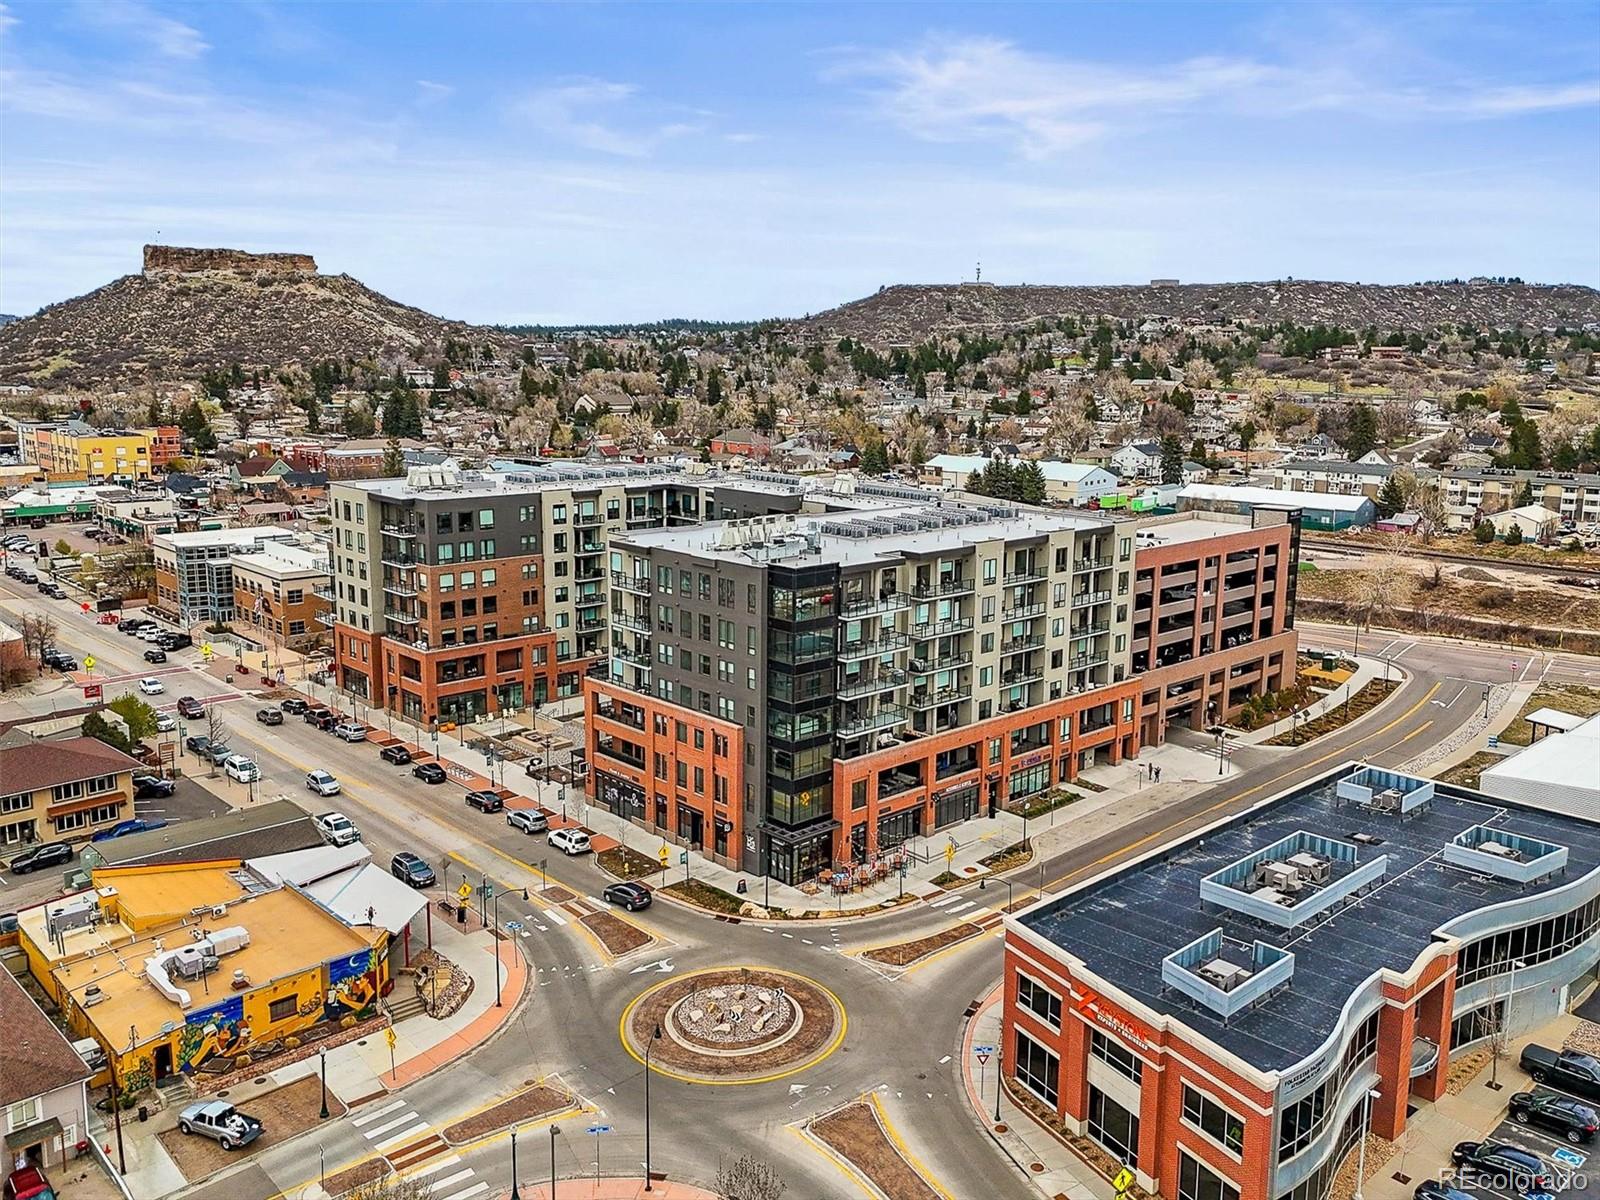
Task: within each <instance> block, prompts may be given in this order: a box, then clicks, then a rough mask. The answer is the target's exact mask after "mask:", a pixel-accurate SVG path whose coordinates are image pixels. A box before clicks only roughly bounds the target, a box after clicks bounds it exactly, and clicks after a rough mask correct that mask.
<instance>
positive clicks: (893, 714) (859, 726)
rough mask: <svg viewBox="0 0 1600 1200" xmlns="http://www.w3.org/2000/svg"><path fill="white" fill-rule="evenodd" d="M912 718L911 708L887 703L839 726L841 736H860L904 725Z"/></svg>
mask: <svg viewBox="0 0 1600 1200" xmlns="http://www.w3.org/2000/svg"><path fill="white" fill-rule="evenodd" d="M910 719H911V712H910V710H909V709H904V708H901V707H900V706H899V705H898V704H885V705H884V706H883V707H882V708H880V709H878V710H877V711H875V712H872V713H868V714H867V715H866V716H864V717H857V718H856V719H855V720H854V721H849V722H846V723H845V724H843V725H840V726H839V736H840V737H842V738H852V737H860V736H861V735H862V734H863V733H871V732H872V731H873V730H874V729H885V728H887V727H888V726H890V725H904V724H905V723H906V722H907V721H909V720H910Z"/></svg>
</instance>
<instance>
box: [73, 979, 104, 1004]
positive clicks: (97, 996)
mask: <svg viewBox="0 0 1600 1200" xmlns="http://www.w3.org/2000/svg"><path fill="white" fill-rule="evenodd" d="M104 999H106V994H105V992H104V991H103V990H102V989H101V987H100V985H99V984H98V983H91V984H90V985H89V986H88V987H86V988H84V989H83V999H82V1000H81V1001H79V1003H80V1004H81V1005H82V1006H83V1007H84V1008H89V1007H90V1006H91V1005H95V1004H99V1003H100V1001H102V1000H104Z"/></svg>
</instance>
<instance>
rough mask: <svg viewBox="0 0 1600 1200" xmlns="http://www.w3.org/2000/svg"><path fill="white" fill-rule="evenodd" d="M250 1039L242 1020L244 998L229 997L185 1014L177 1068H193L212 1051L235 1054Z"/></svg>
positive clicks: (246, 1026)
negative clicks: (218, 1002)
mask: <svg viewBox="0 0 1600 1200" xmlns="http://www.w3.org/2000/svg"><path fill="white" fill-rule="evenodd" d="M249 1041H250V1026H249V1024H248V1022H246V1021H245V1019H244V997H242V996H229V997H228V998H227V999H226V1000H224V1001H222V1002H221V1003H220V1004H213V1005H212V1006H211V1007H209V1008H202V1009H200V1010H199V1011H198V1012H192V1013H189V1014H188V1015H187V1016H185V1017H184V1022H183V1037H182V1038H181V1039H180V1040H179V1043H178V1069H179V1070H180V1071H192V1070H194V1069H195V1068H196V1067H198V1066H199V1065H200V1064H201V1063H203V1062H204V1061H205V1060H206V1059H208V1058H210V1057H211V1056H212V1055H213V1054H229V1055H231V1054H237V1053H238V1052H239V1051H240V1050H242V1049H244V1047H245V1045H246V1044H247V1043H248V1042H249Z"/></svg>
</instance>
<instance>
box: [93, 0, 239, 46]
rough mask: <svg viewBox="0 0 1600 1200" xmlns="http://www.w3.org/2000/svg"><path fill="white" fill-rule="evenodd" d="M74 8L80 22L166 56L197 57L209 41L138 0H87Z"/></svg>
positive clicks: (196, 31) (193, 28)
mask: <svg viewBox="0 0 1600 1200" xmlns="http://www.w3.org/2000/svg"><path fill="white" fill-rule="evenodd" d="M76 11H77V13H78V17H79V20H81V21H82V22H83V23H84V24H86V25H88V26H90V27H92V28H94V29H98V30H101V31H103V32H106V33H113V34H119V35H123V36H126V37H129V38H133V39H135V40H138V41H141V42H144V43H145V44H146V45H147V46H149V47H150V49H152V50H154V51H155V52H156V53H158V54H161V55H164V56H165V57H167V58H181V59H195V58H199V57H200V56H201V55H202V54H204V53H205V52H206V51H207V50H209V49H211V44H210V43H209V42H207V41H206V39H205V37H204V36H203V35H202V34H201V33H200V31H199V30H198V29H196V28H195V27H194V26H192V25H186V24H184V23H183V22H182V21H179V20H177V19H175V18H173V17H169V16H165V15H164V14H162V13H159V12H156V11H155V10H154V9H153V8H151V7H149V6H148V5H146V4H142V3H140V2H139V0H87V3H80V4H79V5H78V6H77V8H76Z"/></svg>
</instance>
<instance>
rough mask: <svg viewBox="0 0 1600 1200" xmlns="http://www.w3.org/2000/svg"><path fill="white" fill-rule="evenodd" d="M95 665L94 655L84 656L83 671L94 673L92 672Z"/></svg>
mask: <svg viewBox="0 0 1600 1200" xmlns="http://www.w3.org/2000/svg"><path fill="white" fill-rule="evenodd" d="M94 663H95V658H94V655H92V654H85V655H84V656H83V669H84V670H85V671H92V670H94Z"/></svg>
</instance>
